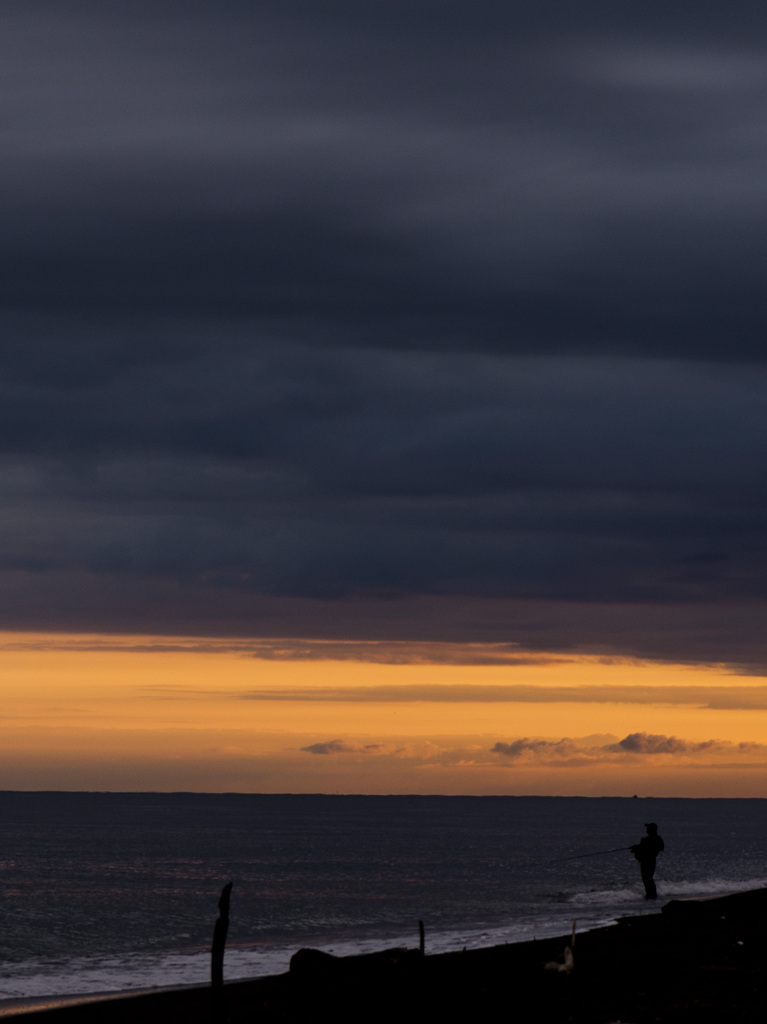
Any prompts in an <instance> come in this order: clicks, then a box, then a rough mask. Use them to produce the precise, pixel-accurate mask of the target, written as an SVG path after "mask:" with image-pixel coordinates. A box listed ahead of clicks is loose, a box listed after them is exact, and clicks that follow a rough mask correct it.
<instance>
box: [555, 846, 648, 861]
mask: <svg viewBox="0 0 767 1024" xmlns="http://www.w3.org/2000/svg"><path fill="white" fill-rule="evenodd" d="M630 849H631V847H630V846H616V847H614V848H613V849H612V850H596V851H595V852H594V853H576V854H574V855H573V856H572V857H557V859H556V860H547V861H546V863H547V864H561V863H562V862H563V861H566V860H581V858H582V857H603V856H604V855H605V854H606V853H622V852H623V851H624V850H630Z"/></svg>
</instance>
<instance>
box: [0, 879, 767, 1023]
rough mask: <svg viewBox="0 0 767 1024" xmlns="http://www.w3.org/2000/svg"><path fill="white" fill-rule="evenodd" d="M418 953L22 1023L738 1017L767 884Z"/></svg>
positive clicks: (766, 1004)
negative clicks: (612, 921)
mask: <svg viewBox="0 0 767 1024" xmlns="http://www.w3.org/2000/svg"><path fill="white" fill-rule="evenodd" d="M569 942H570V938H569V936H568V937H566V938H560V939H545V940H542V941H536V942H525V943H519V944H515V945H504V946H495V947H492V948H490V949H479V950H470V951H465V952H462V953H443V954H440V955H438V956H428V955H427V956H426V957H422V956H421V955H420V954H419V952H418V951H417V950H386V951H383V952H381V953H375V954H370V955H367V956H359V957H345V958H335V957H331V956H329V955H327V954H321V953H316V952H315V951H301V952H299V953H298V954H296V956H295V957H294V958H293V962H292V964H291V970H290V973H288V974H282V975H278V976H276V977H271V978H260V979H257V980H254V981H240V982H233V983H231V984H229V985H225V986H224V990H223V995H222V996H221V997H219V998H218V999H215V998H214V996H213V995H212V993H211V991H210V990H209V989H199V988H195V989H182V990H176V991H159V992H153V993H150V994H144V995H134V996H128V997H121V998H116V999H110V1000H108V1001H98V1002H90V1003H87V1004H84V1005H78V1006H67V1007H62V1008H59V1009H54V1010H46V1011H42V1012H41V1011H36V1012H31V1013H27V1014H24V1015H23V1017H21V1018H19V1017H16V1018H15V1019H16V1020H23V1021H24V1024H33V1022H35V1024H37V1022H40V1024H42V1022H47V1024H75V1022H77V1024H80V1022H82V1024H100V1022H102V1021H104V1022H107V1021H109V1022H110V1024H123V1022H124V1024H159V1022H166V1021H183V1022H185V1024H186V1022H188V1024H197V1022H201V1024H202V1022H207V1021H222V1022H224V1021H228V1022H231V1024H238V1022H240V1021H243V1022H245V1021H248V1022H252V1024H258V1022H264V1024H271V1022H277V1021H281V1022H296V1024H298V1022H303V1024H307V1022H314V1021H317V1022H320V1021H323V1022H324V1021H328V1020H330V1021H333V1022H334V1024H345V1022H347V1021H348V1022H352V1021H354V1022H364V1024H366V1022H371V1021H372V1022H376V1024H378V1022H381V1024H382V1022H384V1021H386V1022H411V1021H412V1022H413V1024H415V1022H418V1024H424V1022H428V1021H435V1022H440V1024H442V1022H452V1021H456V1022H461V1024H466V1022H472V1021H482V1022H484V1021H490V1022H494V1021H495V1020H498V1019H503V1020H509V1021H514V1020H519V1021H535V1022H541V1024H549V1022H551V1024H564V1022H566V1021H575V1022H583V1024H590V1022H595V1024H596V1022H599V1024H607V1022H618V1021H622V1022H623V1024H630V1022H634V1024H644V1022H650V1021H669V1022H672V1021H673V1022H685V1021H696V1022H709V1021H711V1022H713V1021H717V1022H720V1024H733V1022H735V1024H737V1022H745V1021H748V1022H752V1021H754V1022H755V1021H759V1022H760V1024H763V1022H764V1020H765V1015H766V1013H767V955H766V954H767V888H765V889H759V890H755V891H751V892H745V893H736V894H734V895H729V896H723V897H720V898H717V899H708V900H700V901H698V900H678V901H672V902H671V903H667V904H666V905H665V906H663V907H662V912H660V913H657V914H647V915H644V916H642V917H633V918H631V917H630V918H622V919H621V920H620V921H619V922H618V924H616V925H614V926H612V927H610V928H600V929H598V930H595V931H591V932H585V933H584V934H582V935H578V936H577V937H576V941H575V947H574V950H573V968H572V971H571V972H570V973H568V972H566V971H564V970H563V971H558V970H551V969H549V970H546V969H545V964H546V963H547V962H561V961H563V959H564V949H565V946H566V945H568V944H569Z"/></svg>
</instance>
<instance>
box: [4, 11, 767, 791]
mask: <svg viewBox="0 0 767 1024" xmlns="http://www.w3.org/2000/svg"><path fill="white" fill-rule="evenodd" d="M765 30H767V9H765V7H764V4H763V3H756V2H750V0H739V2H738V3H736V4H735V5H734V6H733V5H728V6H727V7H724V6H723V5H721V4H720V3H714V2H713V0H702V2H701V0H696V2H695V3H692V2H691V0H676V2H675V3H673V4H669V3H667V2H664V3H659V2H656V0H645V2H644V3H642V4H641V5H640V4H636V3H628V2H624V0H617V2H616V0H609V2H608V0H584V2H579V3H577V4H575V3H572V0H521V2H517V3H513V4H512V3H508V2H507V0H474V2H472V3H471V4H468V3H466V2H456V0H262V2H260V3H259V4H252V3H249V2H248V3H245V2H239V0H218V2H216V3H213V2H209V0H183V2H182V0H152V2H151V3H150V2H145V0H130V2H128V0H110V3H109V4H104V3H101V2H97V0H68V2H67V3H66V4H62V3H61V2H60V0H8V2H7V4H6V6H5V8H4V16H3V32H2V36H1V37H0V68H2V72H1V75H2V77H1V79H0V90H1V93H0V94H1V95H2V100H3V108H4V117H3V129H2V130H3V133H4V145H3V154H4V158H3V164H2V171H1V172H0V173H1V175H2V184H3V187H2V189H0V218H1V220H2V224H3V231H2V234H1V235H0V250H1V258H2V266H3V273H2V275H0V680H2V683H1V684H0V685H2V688H3V692H4V694H5V699H4V701H3V705H2V706H1V707H0V740H1V742H0V788H7V789H91V790H99V789H115V790H117V789H157V790H177V789H194V790H205V791H222V790H236V791H245V792H248V791H252V792H288V791H290V792H424V793H428V792H444V793H528V792H529V793H551V794H569V793H582V794H587V795H600V794H606V793H610V794H618V795H633V793H639V794H640V795H659V796H662V795H687V796H704V795H721V796H764V795H767V793H766V792H765V790H766V788H767V787H766V786H765V780H766V779H767V680H766V677H767V636H766V634H765V628H764V627H765V611H766V610H767V575H766V574H765V569H766V568H767V547H766V546H765V541H766V540H767V532H766V530H765V526H766V522H765V509H766V507H767V506H766V502H765V498H766V497H767V482H766V481H765V470H764V466H765V452H766V451H767V346H765V336H766V332H765V326H766V321H767V317H766V315H765V314H766V312H767V310H766V308H765V301H766V295H767V291H766V289H765V283H766V281H765V278H766V277H767V243H765V238H767V230H766V229H767V224H766V223H765V222H766V221H767V203H765V185H764V183H765V181H767V136H765V132H764V123H765V115H766V114H767V59H766V58H767V53H765V51H766V50H767V42H765V40H767V32H766V31H765Z"/></svg>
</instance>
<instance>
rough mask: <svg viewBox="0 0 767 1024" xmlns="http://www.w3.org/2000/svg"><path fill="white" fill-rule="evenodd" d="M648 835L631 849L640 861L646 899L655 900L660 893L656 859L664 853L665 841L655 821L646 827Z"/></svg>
mask: <svg viewBox="0 0 767 1024" xmlns="http://www.w3.org/2000/svg"><path fill="white" fill-rule="evenodd" d="M645 829H646V830H647V835H646V836H642V838H641V839H640V840H639V842H638V843H636V845H634V846H632V847H631V852H632V853H633V854H634V856H635V857H636V859H637V860H638V861H639V871H640V873H641V875H642V884H643V885H644V898H645V899H646V900H655V899H657V898H658V891H657V889H656V888H655V879H654V875H655V858H656V857H657V856H658V854H659V853H661V852H662V851H663V840H662V839H661V837H660V836H659V835H658V826H657V825H656V824H655V822H654V821H651V822H649V823H648V824H647V825H645Z"/></svg>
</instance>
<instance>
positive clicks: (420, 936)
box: [418, 921, 426, 956]
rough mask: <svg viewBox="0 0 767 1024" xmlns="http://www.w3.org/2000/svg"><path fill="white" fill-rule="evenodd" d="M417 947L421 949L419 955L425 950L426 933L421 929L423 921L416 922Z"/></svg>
mask: <svg viewBox="0 0 767 1024" xmlns="http://www.w3.org/2000/svg"><path fill="white" fill-rule="evenodd" d="M418 948H419V949H420V951H421V956H423V955H424V953H425V952H426V935H425V933H424V930H423V921H419V922H418Z"/></svg>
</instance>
